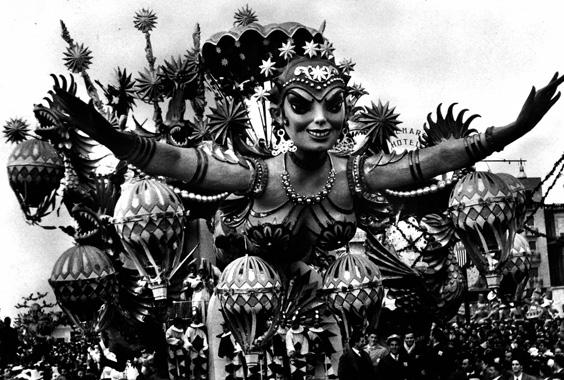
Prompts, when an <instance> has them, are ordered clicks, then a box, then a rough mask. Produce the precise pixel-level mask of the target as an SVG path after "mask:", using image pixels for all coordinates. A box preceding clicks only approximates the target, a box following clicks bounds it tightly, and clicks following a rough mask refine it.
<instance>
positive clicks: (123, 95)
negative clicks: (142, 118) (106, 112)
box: [96, 67, 136, 116]
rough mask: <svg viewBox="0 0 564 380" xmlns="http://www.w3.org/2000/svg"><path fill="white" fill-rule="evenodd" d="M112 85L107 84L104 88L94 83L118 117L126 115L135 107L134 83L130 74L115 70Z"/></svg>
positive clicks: (118, 69) (125, 71) (119, 69)
mask: <svg viewBox="0 0 564 380" xmlns="http://www.w3.org/2000/svg"><path fill="white" fill-rule="evenodd" d="M113 79H114V80H113V83H109V84H108V85H107V86H106V87H104V86H103V85H102V84H101V83H100V82H98V81H96V83H98V85H99V86H100V87H102V90H103V91H104V95H105V96H106V99H107V101H108V104H109V105H110V106H111V107H112V109H113V111H115V112H116V113H117V114H118V115H120V116H121V115H127V113H128V112H129V111H130V110H132V109H133V106H135V96H136V95H135V81H133V80H132V79H131V74H128V73H127V70H126V69H123V70H122V69H121V68H119V67H118V68H116V70H115V72H114V78H113Z"/></svg>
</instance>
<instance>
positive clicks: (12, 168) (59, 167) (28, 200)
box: [7, 139, 64, 219]
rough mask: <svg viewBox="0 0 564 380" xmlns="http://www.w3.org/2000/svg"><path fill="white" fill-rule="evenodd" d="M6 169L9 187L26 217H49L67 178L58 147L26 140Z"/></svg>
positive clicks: (20, 145)
mask: <svg viewBox="0 0 564 380" xmlns="http://www.w3.org/2000/svg"><path fill="white" fill-rule="evenodd" d="M7 168H8V178H9V182H10V186H11V187H12V190H13V191H14V193H15V194H16V197H17V198H18V201H19V203H20V206H21V207H22V210H23V211H24V213H25V214H26V217H27V218H28V219H33V218H34V217H37V218H38V219H41V217H43V216H45V215H47V214H48V212H47V210H48V209H50V206H51V203H52V200H53V199H52V198H53V197H54V192H55V190H57V188H58V187H59V185H60V183H61V179H62V178H63V175H64V165H63V160H62V159H61V157H60V156H59V154H58V153H57V151H56V150H55V148H54V147H53V146H52V145H51V144H49V143H48V142H47V141H42V140H38V139H31V140H26V141H23V142H21V143H20V144H18V145H17V146H16V147H15V148H14V150H13V151H12V153H11V154H10V156H9V157H8V164H7ZM30 208H35V209H37V210H36V211H32V210H30Z"/></svg>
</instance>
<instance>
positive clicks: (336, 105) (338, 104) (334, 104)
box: [327, 99, 343, 113]
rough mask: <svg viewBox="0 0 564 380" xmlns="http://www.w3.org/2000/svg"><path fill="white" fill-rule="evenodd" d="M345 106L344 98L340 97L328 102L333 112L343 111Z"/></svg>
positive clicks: (329, 109) (330, 110) (329, 108)
mask: <svg viewBox="0 0 564 380" xmlns="http://www.w3.org/2000/svg"><path fill="white" fill-rule="evenodd" d="M342 107H343V99H338V100H335V101H331V102H328V103H327V110H328V111H329V112H331V113H337V112H339V111H341V109H342Z"/></svg>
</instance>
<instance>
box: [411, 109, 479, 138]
mask: <svg viewBox="0 0 564 380" xmlns="http://www.w3.org/2000/svg"><path fill="white" fill-rule="evenodd" d="M456 104H457V103H452V104H451V105H450V106H449V107H448V111H447V114H446V116H445V117H443V114H442V112H441V106H442V103H441V104H439V105H438V106H437V121H433V119H432V118H431V113H430V112H429V114H428V115H427V123H428V125H427V123H425V124H424V125H423V130H424V132H425V133H424V134H423V135H421V136H420V137H419V143H420V144H421V147H429V146H434V145H437V144H440V143H441V142H443V141H446V140H452V139H459V138H462V137H465V136H468V135H470V134H471V133H474V132H477V131H476V130H475V129H470V123H471V122H472V120H474V119H475V118H477V117H480V115H476V114H474V115H471V116H470V117H469V118H468V119H466V121H464V114H465V113H466V112H468V110H467V109H463V110H462V111H460V112H459V113H458V115H457V116H456V119H455V116H454V113H453V108H454V106H455V105H456Z"/></svg>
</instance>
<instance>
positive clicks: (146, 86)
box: [135, 68, 164, 103]
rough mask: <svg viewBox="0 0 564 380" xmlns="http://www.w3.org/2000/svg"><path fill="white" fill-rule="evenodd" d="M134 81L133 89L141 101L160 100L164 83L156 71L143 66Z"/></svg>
mask: <svg viewBox="0 0 564 380" xmlns="http://www.w3.org/2000/svg"><path fill="white" fill-rule="evenodd" d="M136 82H137V85H136V86H135V91H136V92H137V96H138V97H139V98H140V99H142V100H143V101H145V102H148V103H153V102H155V101H160V100H162V98H163V97H164V85H163V82H162V79H161V78H160V75H159V72H158V71H156V72H153V71H152V70H150V69H148V68H145V69H144V70H143V71H142V72H139V77H138V78H137V79H136Z"/></svg>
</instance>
